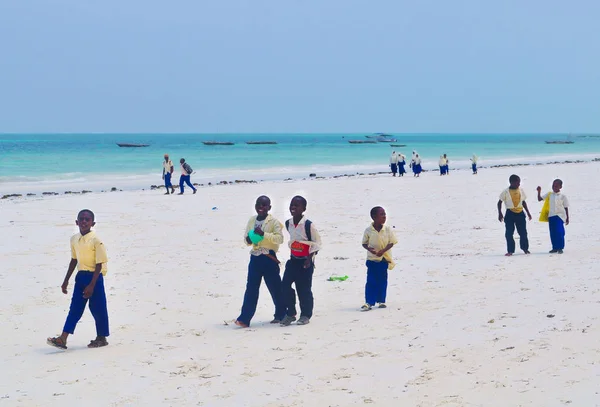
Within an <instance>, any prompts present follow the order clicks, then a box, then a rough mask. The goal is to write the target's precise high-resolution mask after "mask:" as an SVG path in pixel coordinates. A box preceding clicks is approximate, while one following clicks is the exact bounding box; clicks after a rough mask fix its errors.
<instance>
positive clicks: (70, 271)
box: [60, 259, 77, 294]
mask: <svg viewBox="0 0 600 407" xmlns="http://www.w3.org/2000/svg"><path fill="white" fill-rule="evenodd" d="M76 265H77V259H71V262H70V263H69V268H68V269H67V275H66V276H65V279H64V281H63V283H62V285H61V286H60V288H61V289H62V292H63V294H67V287H68V286H69V280H70V279H71V275H73V271H74V270H75V266H76Z"/></svg>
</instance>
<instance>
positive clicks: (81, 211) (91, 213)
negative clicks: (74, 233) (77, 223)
mask: <svg viewBox="0 0 600 407" xmlns="http://www.w3.org/2000/svg"><path fill="white" fill-rule="evenodd" d="M82 213H89V214H90V216H91V217H92V222H93V221H94V220H95V218H96V215H94V212H92V211H90V210H89V209H82V210H80V211H79V213H78V214H77V219H79V217H80V216H81V214H82Z"/></svg>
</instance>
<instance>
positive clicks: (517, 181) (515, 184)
mask: <svg viewBox="0 0 600 407" xmlns="http://www.w3.org/2000/svg"><path fill="white" fill-rule="evenodd" d="M508 182H510V187H511V188H512V189H515V188H519V187H520V186H521V178H519V176H518V175H515V174H513V175H511V176H510V178H509V179H508Z"/></svg>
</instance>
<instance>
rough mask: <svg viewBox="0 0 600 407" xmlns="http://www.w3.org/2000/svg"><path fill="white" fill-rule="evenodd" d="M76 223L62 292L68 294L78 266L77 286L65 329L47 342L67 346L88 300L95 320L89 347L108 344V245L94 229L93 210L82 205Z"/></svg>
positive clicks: (74, 289) (64, 347)
mask: <svg viewBox="0 0 600 407" xmlns="http://www.w3.org/2000/svg"><path fill="white" fill-rule="evenodd" d="M75 224H76V225H77V226H79V233H78V234H76V235H75V236H73V237H72V238H71V262H70V263H69V268H68V270H67V275H66V276H65V280H64V281H63V284H62V286H61V288H62V292H63V294H67V287H68V286H69V279H70V278H71V275H72V274H73V271H74V270H75V266H77V269H78V271H77V275H76V276H75V287H74V288H73V297H72V298H71V307H70V309H69V315H68V316H67V321H66V322H65V326H64V328H63V333H62V334H61V335H60V336H58V337H55V338H48V341H47V342H48V345H50V346H55V347H57V348H61V349H67V337H68V336H69V334H73V333H74V332H75V326H76V325H77V322H79V320H80V319H81V316H82V315H83V311H85V306H86V304H87V302H88V300H89V302H90V311H91V312H92V316H93V317H94V320H95V321H96V339H94V340H92V341H91V342H90V343H89V345H88V348H99V347H102V346H106V345H108V342H107V341H106V337H107V336H108V335H109V332H108V310H107V308H106V293H105V292H104V276H105V275H106V263H107V262H108V258H107V256H106V248H105V247H104V244H103V243H102V241H101V240H100V239H99V238H98V237H97V236H96V233H95V232H93V231H92V230H91V229H92V227H93V226H94V225H95V224H96V222H94V213H93V212H92V211H90V210H89V209H83V210H82V211H80V212H79V214H78V215H77V220H76V221H75Z"/></svg>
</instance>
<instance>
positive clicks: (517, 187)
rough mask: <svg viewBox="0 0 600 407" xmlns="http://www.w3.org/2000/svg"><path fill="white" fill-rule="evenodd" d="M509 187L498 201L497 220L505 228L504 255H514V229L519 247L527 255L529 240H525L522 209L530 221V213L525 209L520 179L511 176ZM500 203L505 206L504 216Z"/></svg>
mask: <svg viewBox="0 0 600 407" xmlns="http://www.w3.org/2000/svg"><path fill="white" fill-rule="evenodd" d="M508 181H509V182H510V186H509V187H508V188H507V189H505V190H504V191H502V193H501V194H500V199H499V200H498V220H499V221H500V222H502V221H504V225H505V227H506V233H505V237H506V254H505V256H512V255H513V254H514V253H515V239H514V238H513V235H514V234H515V227H516V229H517V233H518V234H519V246H520V247H521V250H523V252H524V253H525V254H529V253H530V252H529V240H528V239H527V220H526V219H525V214H524V213H523V209H525V212H527V217H528V218H529V220H531V213H529V208H528V207H527V202H525V199H527V196H526V195H525V191H523V188H521V178H519V176H518V175H514V174H513V175H511V176H510V178H509V179H508ZM502 203H504V205H505V206H506V214H505V215H504V216H502Z"/></svg>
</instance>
